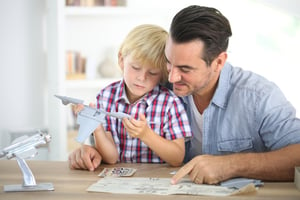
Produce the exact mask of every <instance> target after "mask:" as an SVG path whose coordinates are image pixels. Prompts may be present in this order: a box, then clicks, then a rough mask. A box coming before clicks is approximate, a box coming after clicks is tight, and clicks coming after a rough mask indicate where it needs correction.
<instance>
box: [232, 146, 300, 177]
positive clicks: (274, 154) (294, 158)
mask: <svg viewBox="0 0 300 200" xmlns="http://www.w3.org/2000/svg"><path fill="white" fill-rule="evenodd" d="M299 155H300V144H295V145H290V146H287V147H285V148H282V149H279V150H275V151H271V152H266V153H245V154H235V155H231V156H229V157H231V158H230V159H231V160H232V161H233V163H235V166H233V168H232V170H233V171H232V174H233V176H236V177H247V178H255V179H261V180H269V181H291V180H293V178H294V168H295V166H300V156H299Z"/></svg>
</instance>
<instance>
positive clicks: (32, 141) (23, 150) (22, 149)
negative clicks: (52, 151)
mask: <svg viewBox="0 0 300 200" xmlns="http://www.w3.org/2000/svg"><path fill="white" fill-rule="evenodd" d="M50 141H51V136H50V135H48V134H45V133H42V132H39V133H37V134H35V135H32V136H30V137H29V136H27V135H24V136H21V137H18V138H17V139H15V140H14V141H13V142H12V144H11V145H10V146H8V147H6V148H4V149H2V150H1V151H0V158H2V157H5V156H6V158H7V159H11V158H14V157H19V158H22V159H26V158H30V157H34V156H35V155H36V154H37V150H36V148H38V147H40V146H43V145H45V144H47V143H49V142H50Z"/></svg>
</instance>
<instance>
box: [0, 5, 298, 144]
mask: <svg viewBox="0 0 300 200" xmlns="http://www.w3.org/2000/svg"><path fill="white" fill-rule="evenodd" d="M261 3H263V4H261ZM274 3H276V5H273V4H274ZM45 4H46V3H45V0H1V1H0V91H1V98H0V99H1V103H0V110H1V116H0V140H1V141H0V149H1V148H2V147H3V145H6V144H7V141H6V140H7V136H6V133H7V132H8V131H16V130H28V129H36V128H45V127H47V124H48V122H47V117H46V116H47V109H48V108H47V105H48V104H47V99H46V94H47V80H46V77H47V75H46V71H47V70H46V55H45V50H44V41H45V38H44V37H45V33H44V27H45V24H44V23H45V18H44V17H45V14H46V8H45V7H46V5H45ZM189 4H201V5H206V6H215V7H216V8H218V9H219V10H220V11H221V12H223V14H224V15H225V16H227V17H228V18H229V20H230V21H231V24H232V29H233V37H232V38H231V44H230V49H229V50H230V55H229V60H230V62H231V63H232V64H234V65H238V66H241V67H243V68H245V69H249V70H252V71H255V72H258V73H260V74H262V75H264V76H266V77H267V78H268V79H270V80H272V81H274V82H276V83H277V84H278V85H279V86H280V87H281V88H282V90H283V92H284V93H285V94H286V96H287V97H288V99H290V101H291V102H292V103H293V104H294V105H295V107H296V109H297V111H298V114H297V115H298V116H300V114H299V113H300V95H298V94H297V93H298V90H299V89H298V87H299V86H300V79H299V76H300V75H299V73H298V71H299V70H298V68H299V67H300V66H299V62H298V54H299V53H298V52H299V50H298V49H299V46H300V39H299V37H300V32H299V24H300V19H299V18H300V16H299V13H300V10H299V9H300V1H297V0H287V1H269V0H264V1H262V0H261V1H250V0H249V1H246V0H244V1H233V0H226V1H224V0H185V1H182V0H163V1H162V0H151V1H150V0H147V1H144V0H128V6H129V7H131V8H136V9H140V10H145V11H146V12H149V13H152V16H153V18H151V15H149V17H148V18H147V19H145V23H149V22H152V21H154V22H158V23H161V25H162V26H164V27H165V28H166V29H168V28H169V23H170V21H171V18H172V17H173V15H174V14H175V13H176V12H177V11H178V10H179V9H181V8H183V7H184V6H187V5H189ZM254 4H255V5H257V4H259V6H258V7H257V6H256V7H255V6H254ZM157 7H159V8H160V9H159V10H160V11H161V10H164V9H165V13H164V14H163V17H162V18H163V19H162V20H161V21H159V20H158V19H159V18H160V15H159V14H160V13H161V12H156V10H157ZM270 9H271V10H272V11H270V13H271V14H270V15H268V16H266V14H265V11H264V10H270ZM149 10H150V11H149ZM151 10H152V12H151ZM287 10H290V13H289V12H287ZM259 16H260V18H255V17H259ZM137 20H138V21H139V22H141V23H143V22H144V21H143V20H142V19H140V18H139V19H137ZM295 26H297V27H298V29H293V28H292V27H295ZM120 31H123V30H122V29H120ZM126 32H127V31H126ZM268 39H269V40H268ZM111 40H114V39H111ZM272 41H276V44H275V46H272V45H268V44H266V43H264V42H267V43H268V42H272ZM261 44H263V46H261ZM1 136H2V137H1ZM1 145H2V146H1Z"/></svg>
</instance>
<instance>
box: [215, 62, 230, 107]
mask: <svg viewBox="0 0 300 200" xmlns="http://www.w3.org/2000/svg"><path fill="white" fill-rule="evenodd" d="M231 70H232V66H231V65H230V64H229V63H225V65H224V67H223V69H222V70H221V73H220V78H219V81H218V86H217V89H216V91H215V94H214V96H213V99H212V103H214V104H215V105H217V106H219V107H221V108H225V107H226V106H227V101H228V98H227V96H228V91H229V87H230V76H231Z"/></svg>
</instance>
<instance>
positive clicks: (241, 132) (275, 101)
mask: <svg viewBox="0 0 300 200" xmlns="http://www.w3.org/2000/svg"><path fill="white" fill-rule="evenodd" d="M191 99H192V98H188V97H184V101H185V102H186V103H188V102H189V101H191ZM192 108H193V107H192V106H191V104H190V102H189V103H188V104H187V113H188V115H189V119H195V113H193V112H192V110H191V109H192ZM202 117H203V124H202V123H200V122H197V120H190V123H191V128H192V130H193V134H194V137H196V138H200V140H197V139H192V141H191V144H190V146H189V148H188V149H187V152H186V158H185V161H188V160H190V159H191V158H193V157H194V156H196V155H199V154H213V155H222V154H231V153H236V152H264V151H271V150H275V149H279V148H282V147H285V146H287V145H289V144H293V143H300V120H299V119H298V118H296V110H295V108H294V107H293V106H292V105H291V104H290V102H288V101H287V99H286V98H285V96H284V94H283V93H282V92H281V90H280V89H279V88H278V87H277V86H276V85H275V84H274V83H272V82H270V81H268V80H266V79H265V78H263V77H261V76H259V75H257V74H255V73H252V72H249V71H244V70H242V69H241V68H237V67H233V66H231V65H230V64H229V63H226V64H225V66H224V67H223V69H222V71H221V74H220V78H219V82H218V87H217V89H216V91H215V94H214V96H213V98H212V100H211V102H210V104H209V106H208V107H207V108H206V109H205V110H204V112H203V115H202ZM201 124H202V125H201ZM199 126H201V127H200V128H199ZM195 130H200V131H197V132H195ZM201 131H202V133H201ZM199 146H201V147H202V148H200V149H199V148H197V147H199Z"/></svg>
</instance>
